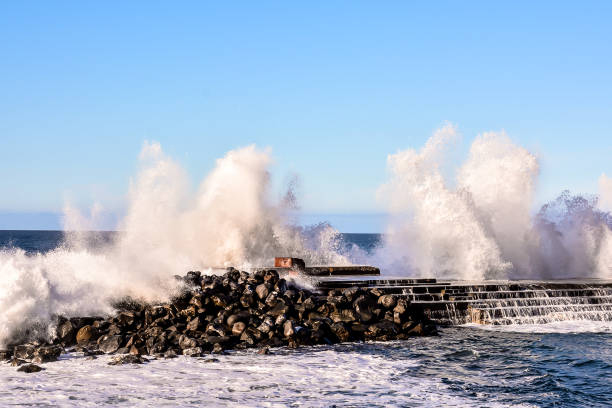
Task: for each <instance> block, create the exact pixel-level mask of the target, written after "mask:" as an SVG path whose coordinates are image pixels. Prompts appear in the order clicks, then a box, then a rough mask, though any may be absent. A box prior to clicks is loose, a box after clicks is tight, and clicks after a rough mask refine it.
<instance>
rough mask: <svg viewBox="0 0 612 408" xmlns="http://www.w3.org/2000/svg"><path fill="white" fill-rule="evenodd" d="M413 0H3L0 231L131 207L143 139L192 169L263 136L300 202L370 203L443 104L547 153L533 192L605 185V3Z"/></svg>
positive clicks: (351, 226)
mask: <svg viewBox="0 0 612 408" xmlns="http://www.w3.org/2000/svg"><path fill="white" fill-rule="evenodd" d="M419 3H420V4H416V2H405V1H397V2H393V1H388V2H359V1H334V2H330V1H321V2H317V1H309V2H303V3H301V4H298V3H297V2H280V1H279V2H267V1H258V2H253V1H245V2H231V4H230V2H214V3H213V2H201V1H198V2H187V1H181V2H161V1H160V2H157V1H142V2H138V1H130V2H113V1H106V2H77V1H74V2H64V1H54V2H49V1H45V2H35V1H27V2H19V1H13V2H8V1H5V2H2V3H1V4H0V56H1V59H2V60H1V62H0V173H1V174H2V177H0V228H53V226H54V225H55V224H53V223H54V222H56V221H54V214H56V213H57V212H59V211H61V208H62V206H63V204H64V200H65V199H66V198H67V197H68V198H70V199H71V200H73V201H74V202H76V203H77V204H78V205H80V206H86V205H88V204H91V203H92V202H93V201H98V202H101V203H102V204H103V205H104V206H105V208H108V209H109V210H111V211H121V208H122V205H123V200H124V197H125V193H126V191H127V189H128V184H129V178H130V176H132V175H133V174H134V171H135V168H136V165H137V157H138V153H139V151H140V149H141V147H142V145H143V142H144V141H145V140H155V141H159V142H160V143H161V145H162V146H163V148H164V150H165V151H166V152H167V153H168V154H170V155H171V156H173V157H174V158H176V159H177V160H178V161H179V162H181V163H182V164H183V165H184V166H185V168H186V169H187V171H188V172H189V174H190V175H191V177H192V178H193V181H194V183H196V182H198V181H199V180H200V179H201V178H202V177H203V176H204V175H205V174H206V173H207V172H208V171H210V169H211V168H212V167H213V165H214V160H215V158H218V157H221V156H222V155H223V154H224V153H225V152H227V151H228V150H230V149H234V148H237V147H241V146H244V145H248V144H252V143H255V144H257V145H258V146H261V147H266V146H269V147H271V149H272V153H273V156H274V159H275V162H274V165H273V167H272V174H273V177H274V179H275V180H278V183H279V184H280V183H281V182H282V180H284V179H286V178H287V177H290V175H291V174H293V173H297V174H299V175H300V177H301V185H302V196H301V204H302V207H303V209H304V211H305V212H306V213H309V214H343V216H345V215H347V214H348V215H350V214H376V213H380V212H381V207H380V205H379V204H378V203H377V202H376V200H375V191H376V189H377V187H378V186H379V185H380V184H381V183H383V182H384V180H385V178H386V168H385V166H386V158H387V155H388V154H390V153H395V152H397V151H398V150H401V149H405V148H408V147H419V146H421V145H422V144H423V143H424V142H425V140H426V139H427V138H428V137H429V136H430V135H431V133H432V132H433V131H434V130H435V129H436V128H438V127H439V126H440V125H441V124H443V123H444V121H450V122H452V123H454V124H456V125H457V126H458V128H459V130H460V131H461V133H462V134H463V137H464V139H465V140H466V143H469V141H470V140H471V139H472V138H474V137H475V136H476V135H477V134H478V133H480V132H483V131H489V130H501V129H505V130H506V132H507V133H508V135H509V136H510V137H511V138H512V139H513V140H515V141H516V142H518V143H520V144H521V145H523V146H525V147H527V148H528V149H529V150H531V151H533V152H534V153H536V154H537V155H538V157H539V158H540V161H541V167H542V175H541V178H540V182H539V185H540V187H539V192H538V200H540V201H541V202H544V201H546V200H548V199H552V198H554V197H555V196H556V194H557V193H559V192H560V191H561V190H563V189H566V188H568V189H571V190H572V191H574V192H593V193H594V192H596V189H597V179H598V177H599V176H600V174H601V173H604V172H605V173H607V174H608V175H610V174H611V173H612V160H611V157H612V23H611V22H612V2H609V1H602V2H597V1H589V2H562V1H551V2H532V1H530V2H518V1H517V2H491V1H488V2H459V1H453V2H419ZM314 218H316V216H314ZM349 218H350V217H349ZM366 218H367V217H365V218H360V217H359V216H355V217H353V218H350V219H346V218H345V219H343V221H338V222H339V223H340V224H342V226H341V229H342V230H345V231H351V232H357V231H360V230H373V229H376V228H375V227H374V226H372V225H374V224H371V223H370V221H359V220H360V219H362V220H366ZM366 224H367V225H366Z"/></svg>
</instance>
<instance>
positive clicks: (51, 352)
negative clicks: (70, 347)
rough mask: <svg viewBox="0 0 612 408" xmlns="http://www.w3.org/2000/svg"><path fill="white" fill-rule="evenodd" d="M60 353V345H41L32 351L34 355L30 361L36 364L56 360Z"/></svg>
mask: <svg viewBox="0 0 612 408" xmlns="http://www.w3.org/2000/svg"><path fill="white" fill-rule="evenodd" d="M60 354H62V347H60V346H42V347H39V348H37V349H36V351H34V357H33V358H32V362H33V363H36V364H42V363H48V362H51V361H57V358H58V357H59V356H60Z"/></svg>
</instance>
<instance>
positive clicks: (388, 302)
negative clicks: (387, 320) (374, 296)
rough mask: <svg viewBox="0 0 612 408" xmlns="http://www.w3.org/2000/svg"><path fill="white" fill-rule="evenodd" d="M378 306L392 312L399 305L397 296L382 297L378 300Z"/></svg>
mask: <svg viewBox="0 0 612 408" xmlns="http://www.w3.org/2000/svg"><path fill="white" fill-rule="evenodd" d="M378 304H379V305H382V306H383V307H384V308H385V309H387V310H391V309H393V308H394V307H395V305H396V304H397V296H395V295H382V296H381V297H379V298H378Z"/></svg>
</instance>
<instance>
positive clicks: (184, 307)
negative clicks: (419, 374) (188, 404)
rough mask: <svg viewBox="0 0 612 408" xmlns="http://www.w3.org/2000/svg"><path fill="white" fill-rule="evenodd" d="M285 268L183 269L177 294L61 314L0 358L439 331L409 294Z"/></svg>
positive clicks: (190, 350) (137, 357) (127, 358)
mask: <svg viewBox="0 0 612 408" xmlns="http://www.w3.org/2000/svg"><path fill="white" fill-rule="evenodd" d="M281 275H282V273H281V274H279V272H278V271H277V270H274V269H269V270H259V271H256V272H254V273H247V272H242V271H238V270H236V269H233V268H230V269H229V270H228V271H227V272H225V273H224V274H223V275H202V274H201V273H200V272H189V273H187V275H186V276H184V277H177V279H179V280H180V281H181V282H182V284H183V290H182V291H181V293H180V294H179V295H178V296H176V297H174V298H173V299H172V300H171V301H170V302H167V303H162V304H142V303H138V302H133V301H130V300H125V299H124V300H122V301H121V302H118V303H117V304H116V308H117V313H116V314H114V315H112V316H106V317H74V318H65V317H62V316H59V317H58V321H57V326H56V329H55V336H54V338H53V339H49V341H48V342H46V341H44V340H43V339H38V341H30V342H28V343H23V344H20V342H17V344H14V345H12V346H11V347H9V348H8V349H7V350H3V351H0V358H2V359H4V360H11V361H12V364H14V365H22V364H23V367H22V369H23V370H24V371H28V370H36V368H35V367H33V366H31V365H28V364H25V363H27V362H34V363H44V362H49V361H54V360H56V359H57V358H58V356H59V355H60V354H61V353H62V352H64V351H65V350H68V351H79V352H83V353H84V354H85V355H88V356H89V357H90V358H95V356H96V355H98V354H101V353H106V354H108V353H117V354H120V356H119V357H118V358H117V360H114V363H117V364H121V363H141V362H143V361H145V359H143V358H142V356H144V355H149V356H156V357H165V358H171V357H175V356H177V355H178V354H182V355H188V356H202V355H203V354H209V353H224V352H225V351H226V350H231V349H245V348H259V349H260V352H261V353H266V352H267V350H268V348H269V347H278V346H288V347H298V346H301V345H314V344H334V343H339V342H348V341H362V340H379V341H386V340H397V339H406V338H408V337H410V336H423V335H431V334H435V333H436V327H435V325H434V324H433V323H432V322H431V321H430V320H429V319H428V318H427V317H426V316H425V315H424V314H423V310H422V309H421V308H414V307H412V305H411V302H410V300H409V299H407V298H402V297H399V296H397V295H395V294H390V293H384V291H381V290H379V289H377V288H365V287H355V286H351V287H346V288H330V289H329V290H327V291H325V292H323V291H322V290H321V288H319V290H318V291H309V290H305V289H302V288H300V287H297V286H295V285H292V284H291V283H290V281H288V280H286V279H285V278H284V277H283V276H281Z"/></svg>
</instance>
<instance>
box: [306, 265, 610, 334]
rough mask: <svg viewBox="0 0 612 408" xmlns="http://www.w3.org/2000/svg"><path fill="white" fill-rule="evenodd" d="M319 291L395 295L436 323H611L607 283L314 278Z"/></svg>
mask: <svg viewBox="0 0 612 408" xmlns="http://www.w3.org/2000/svg"><path fill="white" fill-rule="evenodd" d="M317 285H318V288H319V290H321V291H322V292H324V291H327V290H329V289H333V288H338V289H340V288H346V287H351V286H358V287H367V288H378V289H379V290H380V291H382V292H384V293H390V294H391V293H392V294H397V295H399V296H401V297H405V298H406V299H408V300H410V302H411V305H412V306H414V307H418V308H420V309H422V310H423V313H424V315H425V316H427V317H428V318H430V319H431V320H432V321H434V322H436V323H437V324H441V325H457V324H465V323H479V324H517V323H518V324H520V323H523V324H526V323H548V322H553V321H561V320H599V321H612V280H598V279H586V280H585V279H569V280H549V281H532V280H517V281H481V282H470V281H450V280H446V281H438V280H436V279H405V278H393V277H379V276H370V277H365V276H342V277H339V276H332V277H325V278H323V277H320V278H318V280H317Z"/></svg>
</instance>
